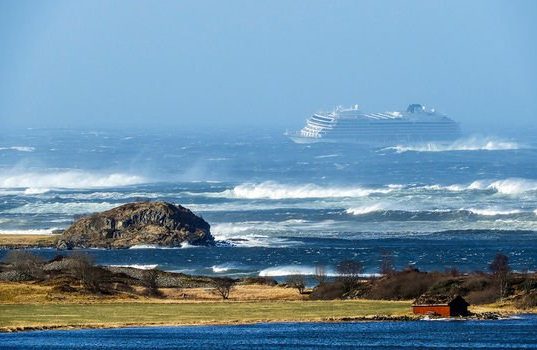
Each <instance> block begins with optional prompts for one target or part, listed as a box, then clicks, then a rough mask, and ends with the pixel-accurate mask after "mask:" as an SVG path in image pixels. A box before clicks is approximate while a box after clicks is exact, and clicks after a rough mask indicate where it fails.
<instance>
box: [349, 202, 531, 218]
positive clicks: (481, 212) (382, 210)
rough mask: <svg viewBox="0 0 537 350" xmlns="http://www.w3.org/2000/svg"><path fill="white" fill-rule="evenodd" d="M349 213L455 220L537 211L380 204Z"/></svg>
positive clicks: (352, 210)
mask: <svg viewBox="0 0 537 350" xmlns="http://www.w3.org/2000/svg"><path fill="white" fill-rule="evenodd" d="M345 212H346V213H347V214H349V215H353V216H368V217H371V216H372V215H375V214H380V215H376V216H377V217H378V219H386V220H403V221H407V220H453V219H459V218H464V217H469V216H482V217H496V216H513V215H514V216H521V215H525V216H527V215H528V214H530V215H531V214H537V210H536V211H535V212H529V211H523V210H520V209H503V208H497V207H488V208H460V209H403V208H390V209H388V208H386V207H383V206H382V205H379V204H374V205H370V206H364V207H357V208H349V209H347V210H345Z"/></svg>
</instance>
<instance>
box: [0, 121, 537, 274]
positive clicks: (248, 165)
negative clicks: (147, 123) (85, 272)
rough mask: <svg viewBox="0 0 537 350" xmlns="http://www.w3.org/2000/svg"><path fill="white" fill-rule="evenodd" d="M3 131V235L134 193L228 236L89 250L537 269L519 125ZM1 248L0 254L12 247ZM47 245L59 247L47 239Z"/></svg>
mask: <svg viewBox="0 0 537 350" xmlns="http://www.w3.org/2000/svg"><path fill="white" fill-rule="evenodd" d="M215 135H216V134H214V133H206V134H203V133H201V132H193V133H188V132H183V131H181V132H159V133H149V132H131V131H110V132H103V131H75V130H23V131H19V132H10V133H8V132H7V131H4V132H0V234H2V233H42V234H47V233H50V232H51V231H52V230H54V229H57V228H60V229H61V228H65V227H67V226H68V225H69V224H70V223H71V222H72V221H73V219H74V218H75V217H76V216H78V215H84V214H88V213H93V212H97V211H102V210H106V209H109V208H112V207H114V206H117V205H120V204H122V203H126V202H131V201H135V200H166V201H170V202H174V203H179V204H182V205H185V206H187V207H189V208H191V209H192V210H194V211H195V212H196V213H197V214H200V215H202V216H203V217H204V218H205V219H206V220H207V221H209V222H210V223H211V226H212V227H211V231H212V233H213V234H214V235H215V237H216V239H217V240H218V241H219V242H220V243H221V246H219V247H212V248H191V247H185V249H172V250H161V249H155V248H154V247H136V248H140V249H130V250H125V251H106V250H91V251H89V253H90V254H92V255H94V256H95V257H96V260H97V262H99V263H105V264H113V265H137V266H141V267H154V266H158V267H159V268H162V269H166V270H176V271H183V272H188V273H196V274H216V275H218V274H232V275H237V276H239V275H257V274H261V275H271V276H277V275H285V274H288V273H297V272H298V273H310V272H312V271H313V270H314V266H315V265H316V264H323V265H327V267H328V270H329V272H330V270H331V269H333V267H334V265H335V264H336V263H337V262H338V261H340V260H342V259H359V260H361V261H362V262H363V264H364V265H365V267H366V272H367V273H375V272H377V271H378V261H379V259H380V254H381V252H382V251H391V252H392V253H393V256H394V258H395V263H396V265H397V267H399V268H402V267H404V266H406V265H408V264H413V265H416V266H417V267H418V268H422V269H426V270H433V269H440V270H441V269H444V268H448V267H452V266H456V267H458V268H460V269H462V270H466V271H472V270H477V269H479V270H484V269H487V266H488V264H489V262H490V260H491V259H492V257H493V256H494V254H496V253H497V252H499V251H500V252H503V253H505V254H507V255H508V256H509V257H510V259H511V260H510V262H511V265H512V267H513V268H514V269H516V270H535V269H537V241H536V239H537V161H536V160H537V149H536V147H535V144H534V143H532V142H534V140H532V139H530V138H523V137H519V138H517V137H513V138H510V139H502V138H498V137H483V136H481V137H474V136H468V137H465V138H464V139H461V140H459V141H456V142H454V143H452V144H448V145H442V144H434V143H432V144H422V145H397V146H394V147H390V148H384V149H357V148H356V147H354V146H352V145H338V144H313V145H296V144H293V143H291V142H290V141H289V140H287V139H286V138H284V137H283V136H281V134H279V133H277V132H272V131H271V132H266V133H264V132H257V133H251V132H249V133H243V134H241V133H240V132H236V131H235V132H232V133H228V134H226V133H218V135H216V136H215ZM5 253H6V252H5V251H0V258H1V257H2V256H3V255H4V254H5ZM38 253H39V254H42V255H44V256H47V257H51V256H53V255H54V254H57V252H56V251H52V250H46V249H45V250H39V251H38Z"/></svg>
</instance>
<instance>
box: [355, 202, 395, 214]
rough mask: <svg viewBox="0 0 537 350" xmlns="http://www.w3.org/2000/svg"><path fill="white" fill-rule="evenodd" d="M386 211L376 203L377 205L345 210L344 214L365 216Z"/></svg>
mask: <svg viewBox="0 0 537 350" xmlns="http://www.w3.org/2000/svg"><path fill="white" fill-rule="evenodd" d="M386 210H387V208H385V207H384V206H383V205H381V204H379V203H377V204H371V205H364V206H361V207H354V208H349V209H347V210H345V212H346V213H347V214H351V215H365V214H370V213H374V212H379V211H386Z"/></svg>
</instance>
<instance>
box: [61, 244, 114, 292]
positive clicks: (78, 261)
mask: <svg viewBox="0 0 537 350" xmlns="http://www.w3.org/2000/svg"><path fill="white" fill-rule="evenodd" d="M68 260H69V261H68V270H69V272H70V273H71V275H72V276H73V277H75V278H76V279H78V280H79V281H80V283H81V284H82V285H83V286H84V288H86V290H88V291H89V292H92V293H99V292H101V291H102V290H101V284H102V283H103V280H104V277H105V274H104V271H103V270H102V269H101V268H99V267H97V266H95V265H94V263H93V259H92V258H91V257H90V256H89V255H86V254H80V253H75V254H73V255H71V256H69V258H68Z"/></svg>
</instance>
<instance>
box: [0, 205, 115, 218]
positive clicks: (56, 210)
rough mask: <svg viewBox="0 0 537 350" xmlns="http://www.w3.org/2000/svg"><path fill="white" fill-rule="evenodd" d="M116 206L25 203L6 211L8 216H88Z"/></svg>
mask: <svg viewBox="0 0 537 350" xmlns="http://www.w3.org/2000/svg"><path fill="white" fill-rule="evenodd" d="M115 206H117V204H113V203H107V202H101V203H27V204H24V205H22V206H20V207H17V208H12V209H9V210H6V211H5V213H10V214H66V215H75V214H88V213H96V212H100V211H104V210H108V209H112V208H114V207H115Z"/></svg>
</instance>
